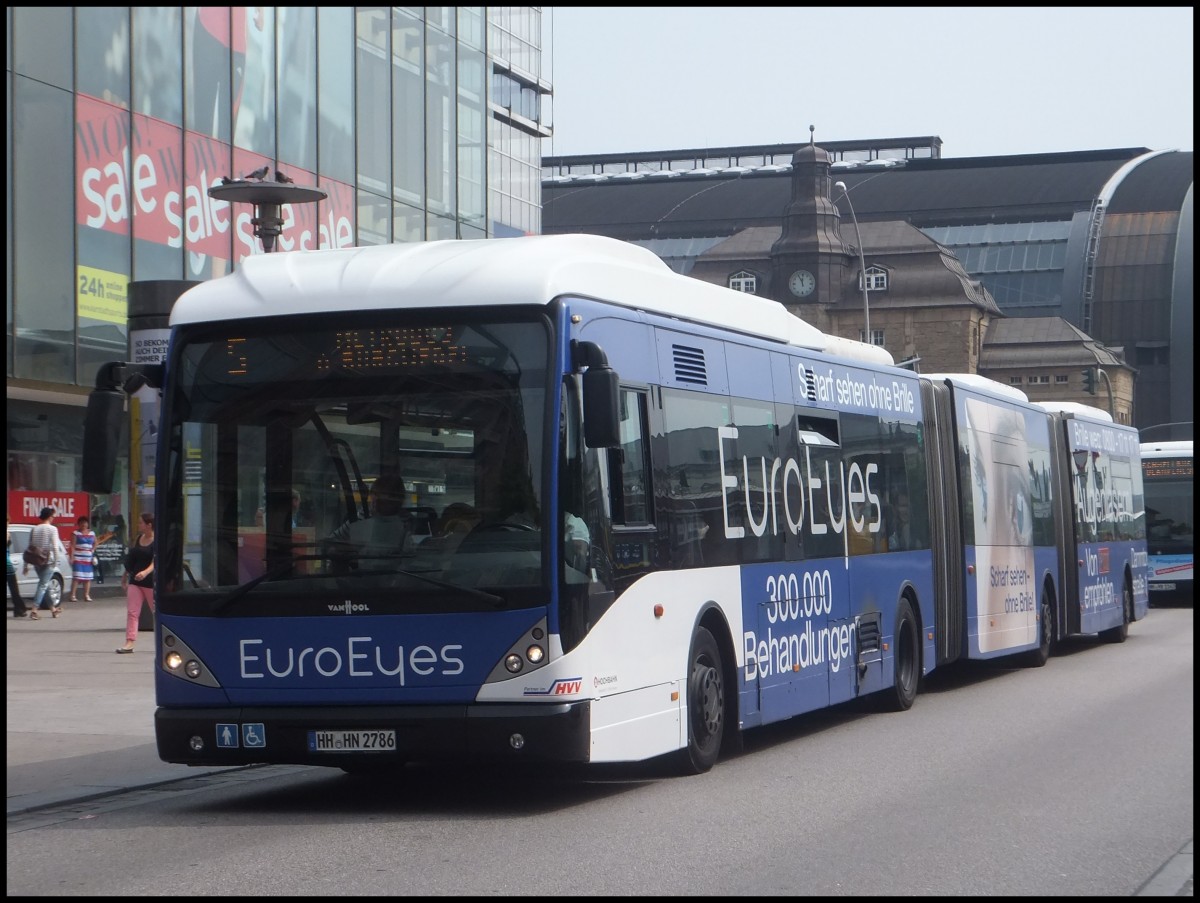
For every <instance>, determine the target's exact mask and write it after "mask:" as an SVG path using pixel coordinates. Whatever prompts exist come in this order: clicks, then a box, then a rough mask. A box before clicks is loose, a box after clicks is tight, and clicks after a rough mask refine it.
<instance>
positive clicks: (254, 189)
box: [208, 166, 328, 254]
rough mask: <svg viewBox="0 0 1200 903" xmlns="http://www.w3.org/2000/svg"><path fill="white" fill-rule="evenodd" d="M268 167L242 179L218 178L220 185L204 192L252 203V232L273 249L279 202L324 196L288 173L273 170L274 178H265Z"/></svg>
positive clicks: (304, 201) (280, 224)
mask: <svg viewBox="0 0 1200 903" xmlns="http://www.w3.org/2000/svg"><path fill="white" fill-rule="evenodd" d="M268 172H269V167H266V166H264V167H262V168H261V169H258V170H255V172H253V173H251V174H250V175H249V176H248V177H247V178H245V179H221V184H220V185H214V186H213V187H212V188H210V189H208V196H209V197H210V198H215V199H216V200H218V201H228V202H230V203H233V202H235V201H241V202H242V203H246V204H253V205H254V218H253V219H252V220H250V222H251V224H252V225H253V226H254V234H255V235H256V236H257V237H258V238H259V240H260V241H262V245H263V251H264V252H265V253H267V254H270V253H271V252H272V251H273V250H275V239H276V238H278V237H279V235H280V233H281V232H282V231H283V205H284V204H309V203H312V202H313V201H321V200H324V199H325V198H326V197H328V193H327V192H325V191H323V190H322V189H320V188H307V187H305V186H302V185H296V184H295V183H293V181H292V179H291V178H290V177H289V176H286V175H284V174H283V173H281V172H280V171H279V170H275V181H274V182H268V181H266V175H267V173H268Z"/></svg>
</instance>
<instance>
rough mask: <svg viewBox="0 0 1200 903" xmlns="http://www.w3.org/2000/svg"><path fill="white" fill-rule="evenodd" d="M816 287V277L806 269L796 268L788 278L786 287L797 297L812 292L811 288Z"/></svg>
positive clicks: (805, 295)
mask: <svg viewBox="0 0 1200 903" xmlns="http://www.w3.org/2000/svg"><path fill="white" fill-rule="evenodd" d="M816 287H817V280H816V277H814V276H813V274H812V273H810V272H809V271H808V270H796V272H794V273H792V278H790V279H789V280H788V288H790V289H791V290H792V294H793V295H795V296H796V297H797V298H804V297H807V296H808V295H811V294H812V293H813V289H815V288H816Z"/></svg>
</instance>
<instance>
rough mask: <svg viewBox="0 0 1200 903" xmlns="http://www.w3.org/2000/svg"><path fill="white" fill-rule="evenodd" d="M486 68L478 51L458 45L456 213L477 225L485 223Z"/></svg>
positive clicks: (466, 221) (484, 225)
mask: <svg viewBox="0 0 1200 903" xmlns="http://www.w3.org/2000/svg"><path fill="white" fill-rule="evenodd" d="M486 68H487V67H486V61H485V60H484V56H483V54H482V53H479V52H476V51H473V50H468V49H466V48H465V47H462V46H461V45H460V46H459V54H458V215H459V219H460V220H461V221H462V222H465V223H473V224H474V225H475V226H476V227H478V228H486V227H487V222H486V214H487V208H486V204H487V193H486V176H487V107H486V103H485V99H486V86H487V81H486V78H487V76H486Z"/></svg>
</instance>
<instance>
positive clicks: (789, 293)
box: [770, 126, 849, 327]
mask: <svg viewBox="0 0 1200 903" xmlns="http://www.w3.org/2000/svg"><path fill="white" fill-rule="evenodd" d="M809 131H810V133H811V132H812V131H813V127H812V126H809ZM829 165H830V159H829V154H828V153H826V152H825V151H824V150H823V149H822V148H820V147H817V145H816V143H815V142H814V141H813V140H811V139H810V141H809V143H808V144H806V145H804V147H801V148H800V149H799V150H797V151H796V153H795V154H793V155H792V199H791V201H790V202H789V203H788V205H787V207H786V208H785V209H784V213H783V233H782V234H781V235H780V236H779V240H778V241H776V242H775V244H774V245H772V246H771V291H770V295H771V297H772V298H774V299H775V300H776V301H780V302H782V303H783V304H785V305H787V306H788V307H793V308H794V307H805V308H808V309H806V310H802V311H799V312H800V313H801V315H802V316H804V317H805V318H806V319H809V320H814V321H815V320H817V319H820V320H821V321H822V322H821V323H820V324H818V323H816V322H814V325H820V326H821V327H824V326H826V325H827V324H826V323H824V322H823V321H824V315H823V313H818V311H819V310H820V311H823V309H825V308H827V307H828V306H829V305H831V304H835V303H837V302H838V301H840V300H841V293H842V286H843V284H844V283H843V275H842V274H843V267H844V263H845V260H846V255H847V254H848V253H849V252H848V250H847V248H846V246H845V245H844V244H843V243H842V232H841V215H840V214H839V213H838V210H837V207H836V206H835V205H834V203H833V197H832V194H833V180H832V179H831V177H830V175H829ZM809 305H814V306H815V305H820V308H814V307H809Z"/></svg>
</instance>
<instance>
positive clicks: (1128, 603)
mask: <svg viewBox="0 0 1200 903" xmlns="http://www.w3.org/2000/svg"><path fill="white" fill-rule="evenodd" d="M1132 620H1133V586H1132V585H1131V584H1130V582H1129V579H1128V578H1126V580H1125V587H1124V589H1122V590H1121V626H1120V627H1111V628H1109V629H1108V630H1102V631H1100V638H1101V639H1102V640H1105V641H1107V642H1109V643H1124V642H1125V639H1126V637H1128V636H1129V622H1130V621H1132Z"/></svg>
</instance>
